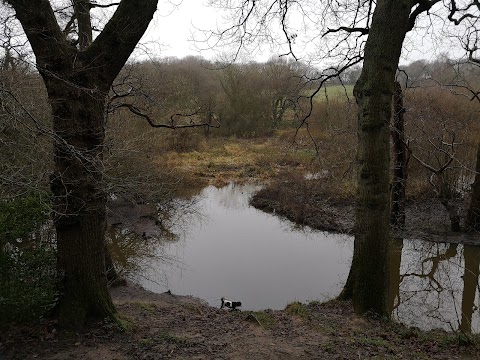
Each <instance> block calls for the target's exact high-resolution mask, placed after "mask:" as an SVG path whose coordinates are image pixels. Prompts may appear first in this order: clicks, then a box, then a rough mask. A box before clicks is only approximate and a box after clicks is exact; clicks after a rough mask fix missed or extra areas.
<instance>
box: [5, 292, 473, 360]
mask: <svg viewBox="0 0 480 360" xmlns="http://www.w3.org/2000/svg"><path fill="white" fill-rule="evenodd" d="M112 295H113V298H114V301H115V304H116V306H117V309H118V311H119V314H120V318H121V319H122V322H123V323H124V328H125V330H123V331H122V330H121V329H120V328H119V327H118V326H117V325H114V324H111V323H99V324H96V325H95V326H92V327H90V328H89V329H85V330H84V331H81V332H77V333H72V332H67V331H62V330H58V329H57V328H56V326H55V324H54V323H52V322H45V323H43V324H41V325H37V326H34V327H29V328H25V327H17V328H15V329H12V330H11V331H9V332H3V333H2V334H1V335H0V359H1V360H6V359H18V360H20V359H21V360H23V359H56V360H62V359H85V360H97V359H103V360H114V359H116V360H124V359H167V358H168V359H371V358H377V359H474V358H477V355H478V353H477V350H476V348H475V346H474V345H469V346H466V345H464V343H463V340H464V339H463V338H462V337H460V336H459V335H455V334H447V333H444V332H429V333H421V332H419V331H418V330H416V329H409V328H406V327H403V326H401V325H398V324H392V323H384V322H381V321H379V320H372V319H370V320H366V319H363V318H359V317H357V316H355V315H354V314H353V312H352V310H351V304H349V303H343V302H337V301H334V302H328V303H324V304H320V303H311V304H309V305H300V304H294V305H291V306H290V307H288V308H287V309H286V310H283V311H270V310H267V311H264V312H257V313H252V312H242V311H234V312H230V311H224V310H223V309H218V308H213V307H210V306H208V305H206V304H204V303H203V302H202V301H201V300H199V299H196V298H193V297H185V296H175V295H171V294H154V293H151V292H148V291H145V290H143V289H142V288H140V287H138V286H136V285H133V284H128V285H127V286H124V287H118V288H115V289H113V290H112Z"/></svg>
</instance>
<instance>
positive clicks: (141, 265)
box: [112, 184, 480, 332]
mask: <svg viewBox="0 0 480 360" xmlns="http://www.w3.org/2000/svg"><path fill="white" fill-rule="evenodd" d="M258 189H259V187H256V186H249V185H242V186H239V185H233V184H230V185H228V186H226V187H224V188H221V189H217V188H215V187H213V186H210V187H207V188H205V189H204V190H203V191H202V192H201V193H200V195H198V196H197V197H196V202H195V204H194V205H193V208H192V207H190V208H189V214H190V215H182V216H180V214H178V215H179V216H177V217H175V216H174V217H173V218H174V219H175V221H173V226H172V228H171V229H170V230H171V233H170V235H169V236H168V237H167V239H166V240H163V241H156V242H152V241H145V240H143V239H137V238H131V237H130V238H129V235H128V232H127V233H124V234H123V235H122V236H120V237H119V236H116V237H112V238H115V239H116V240H115V241H116V242H117V245H119V244H120V243H121V244H123V245H122V246H123V248H124V250H123V252H124V254H123V256H124V257H125V256H127V255H125V254H127V253H129V252H130V253H132V251H131V249H130V250H128V249H127V247H130V248H134V249H136V250H135V257H136V260H135V261H136V262H137V265H138V266H137V267H136V269H135V270H134V271H133V272H132V273H131V276H132V277H133V279H134V280H135V281H136V282H139V283H140V284H142V285H143V286H144V287H145V288H147V289H149V290H151V291H154V292H164V291H167V290H170V291H171V292H172V293H174V294H179V295H194V296H196V297H199V298H201V299H204V300H205V301H207V302H208V303H209V304H210V305H213V306H219V305H220V298H221V297H222V296H224V297H227V298H230V299H233V300H237V301H241V302H242V309H244V310H260V309H267V308H270V309H283V308H284V307H285V306H286V305H287V304H288V303H290V302H292V301H302V302H306V301H311V300H326V299H330V298H333V297H335V296H336V295H338V293H339V292H340V290H341V288H342V286H343V284H344V282H345V280H346V277H347V275H348V271H349V267H350V261H351V257H352V253H353V238H352V237H351V236H348V235H341V234H330V233H326V232H319V231H313V230H310V229H308V228H299V227H297V226H295V225H294V224H293V223H291V222H289V221H288V220H285V219H282V218H279V217H278V216H276V215H275V214H267V213H264V212H262V211H259V210H257V209H255V208H253V207H251V206H249V204H248V200H249V198H250V196H251V195H252V194H253V193H254V192H255V191H256V190H258ZM125 239H127V241H126V240H125ZM139 242H140V243H142V246H137V245H138V244H139ZM125 244H127V245H125ZM117 247H119V248H120V247H121V246H117ZM138 249H142V250H141V251H138ZM478 249H479V247H474V246H465V247H463V246H462V245H458V246H457V245H451V244H437V243H429V242H424V241H416V240H399V239H397V240H395V241H394V243H393V245H392V253H391V288H390V295H391V296H390V305H391V308H392V313H393V316H394V317H395V318H396V319H398V320H399V321H401V322H404V323H406V324H408V325H412V326H418V327H420V328H422V329H431V328H443V329H445V330H457V329H458V328H459V326H460V324H462V329H463V330H467V331H468V330H469V329H471V330H472V331H473V332H478V330H479V316H478V309H477V307H476V305H478V302H479V300H478V290H477V282H478V269H479V263H480V251H479V250H478ZM117 256H118V254H117ZM125 261H126V259H125ZM465 264H467V265H466V266H465ZM475 304H476V305H475ZM462 313H463V314H464V315H463V316H462ZM470 324H471V326H470Z"/></svg>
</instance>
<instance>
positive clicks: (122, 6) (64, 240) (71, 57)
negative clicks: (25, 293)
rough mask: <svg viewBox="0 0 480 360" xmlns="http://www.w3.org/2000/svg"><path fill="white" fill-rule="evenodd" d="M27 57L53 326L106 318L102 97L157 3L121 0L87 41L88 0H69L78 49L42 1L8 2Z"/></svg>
mask: <svg viewBox="0 0 480 360" xmlns="http://www.w3.org/2000/svg"><path fill="white" fill-rule="evenodd" d="M8 2H9V3H10V4H11V5H12V6H13V8H14V9H15V12H16V15H15V16H16V17H17V18H18V20H19V21H20V23H21V24H22V27H23V29H24V31H25V34H26V35H27V38H28V41H29V42H30V45H31V46H32V49H33V51H34V53H35V57H36V62H37V68H38V70H39V72H40V74H41V75H42V77H43V80H44V82H45V85H46V88H47V91H48V99H49V102H50V105H51V107H52V115H53V126H54V151H55V154H54V159H55V171H54V174H53V175H52V181H51V188H52V192H53V194H54V197H55V200H54V203H55V213H56V218H55V219H54V221H55V227H56V230H57V243H58V270H59V272H60V275H61V278H62V286H61V287H60V291H61V298H60V301H59V303H58V310H59V316H60V322H61V324H62V325H64V326H68V327H77V326H79V325H81V324H83V323H84V322H85V321H86V320H87V319H88V318H91V317H93V318H102V317H105V316H110V317H111V316H113V313H114V307H113V304H112V301H111V298H110V294H109V292H108V288H107V278H106V274H105V270H106V269H105V253H104V250H105V244H104V241H105V239H104V235H105V224H106V209H105V206H106V196H105V193H104V190H103V166H102V160H103V155H102V154H103V145H104V139H105V129H104V124H105V121H104V120H105V119H104V111H105V102H106V95H107V92H108V90H109V89H110V86H111V84H112V82H113V80H114V79H115V77H116V76H117V75H118V73H119V72H120V70H121V68H122V67H123V65H124V64H125V62H126V61H127V60H128V58H129V56H130V55H131V53H132V52H133V50H134V49H135V46H136V45H137V43H138V41H139V40H140V38H141V37H142V35H143V34H144V33H145V30H146V29H147V26H148V24H149V23H150V21H151V19H152V18H153V14H154V13H155V10H156V8H157V3H158V0H122V1H120V3H119V5H118V7H117V9H116V11H115V13H114V14H113V16H112V17H111V19H110V20H109V21H108V23H107V24H106V25H105V27H104V28H103V30H102V31H101V32H100V33H99V35H98V36H97V38H96V39H95V40H94V41H93V42H92V36H91V26H90V14H89V10H90V5H91V4H90V1H89V0H77V1H74V5H75V10H76V11H77V12H78V14H77V17H76V19H77V24H78V26H79V29H78V30H79V33H80V35H79V39H78V41H79V48H77V47H76V46H75V45H74V44H72V42H71V41H70V40H69V39H67V37H66V34H65V33H64V32H63V31H62V30H61V29H60V27H59V25H58V23H57V20H56V17H55V13H54V11H53V9H52V7H51V4H50V2H49V1H48V0H36V1H35V2H34V4H32V3H33V2H32V1H30V0H8Z"/></svg>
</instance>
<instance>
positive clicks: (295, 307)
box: [285, 301, 310, 320]
mask: <svg viewBox="0 0 480 360" xmlns="http://www.w3.org/2000/svg"><path fill="white" fill-rule="evenodd" d="M285 310H286V312H287V313H289V314H291V315H295V316H298V317H299V318H301V319H303V320H308V319H309V317H310V311H309V310H308V309H307V305H305V304H302V303H301V302H298V301H295V302H293V303H291V304H288V305H287V307H286V308H285Z"/></svg>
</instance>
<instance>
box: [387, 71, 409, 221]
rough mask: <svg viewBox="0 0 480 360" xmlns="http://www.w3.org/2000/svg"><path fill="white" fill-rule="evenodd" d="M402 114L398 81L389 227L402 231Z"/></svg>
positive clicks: (404, 151)
mask: <svg viewBox="0 0 480 360" xmlns="http://www.w3.org/2000/svg"><path fill="white" fill-rule="evenodd" d="M404 113H405V108H404V107H403V94H402V87H401V85H400V83H399V82H398V81H395V92H394V94H393V130H392V143H393V156H394V162H393V186H392V192H391V208H390V225H391V226H392V227H393V228H397V229H403V228H404V226H405V190H406V187H407V164H408V150H407V147H406V145H405V121H404V116H403V114H404Z"/></svg>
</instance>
